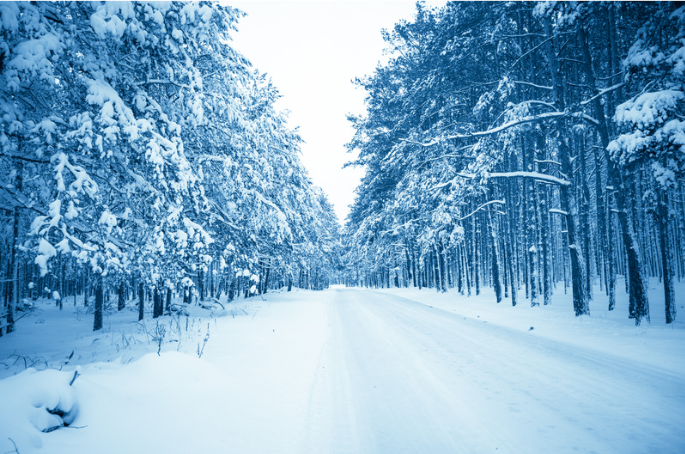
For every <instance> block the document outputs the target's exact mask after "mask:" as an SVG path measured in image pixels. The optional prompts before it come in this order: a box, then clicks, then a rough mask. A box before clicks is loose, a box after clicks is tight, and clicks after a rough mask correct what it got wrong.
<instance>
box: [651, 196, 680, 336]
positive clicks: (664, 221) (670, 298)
mask: <svg viewBox="0 0 685 454" xmlns="http://www.w3.org/2000/svg"><path fill="white" fill-rule="evenodd" d="M657 194H658V198H659V200H658V206H657V213H656V214H657V222H656V224H657V228H658V229H659V245H660V247H661V268H662V273H663V279H664V280H663V283H664V303H665V309H666V323H673V322H674V321H675V317H676V303H675V289H674V286H673V276H674V273H673V252H672V249H671V246H670V241H669V219H668V218H669V213H668V211H669V209H668V194H667V192H666V190H664V189H661V188H659V189H657Z"/></svg>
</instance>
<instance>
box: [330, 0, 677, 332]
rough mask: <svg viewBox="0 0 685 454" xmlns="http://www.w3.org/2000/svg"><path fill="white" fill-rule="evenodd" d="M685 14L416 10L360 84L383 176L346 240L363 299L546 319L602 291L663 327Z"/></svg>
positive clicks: (548, 6)
mask: <svg viewBox="0 0 685 454" xmlns="http://www.w3.org/2000/svg"><path fill="white" fill-rule="evenodd" d="M684 38H685V10H684V8H683V7H682V6H680V7H679V6H678V5H676V4H674V3H652V2H649V3H647V2H630V3H619V2H579V3H564V2H542V3H535V2H507V3H504V2H502V3H491V2H456V3H448V4H447V5H446V6H444V7H442V8H439V9H427V8H425V7H424V6H422V5H421V4H419V5H418V6H417V11H416V17H415V19H414V20H413V21H410V22H401V23H399V24H397V25H396V26H395V27H394V29H393V30H392V31H391V32H386V33H385V40H386V42H387V45H388V47H389V50H390V51H391V52H392V58H391V59H390V61H389V63H387V64H386V65H384V66H381V67H378V68H377V69H376V71H375V73H374V74H373V75H371V76H369V77H366V78H364V79H361V80H359V81H357V82H358V84H359V86H361V87H363V88H364V89H366V91H367V92H368V97H367V101H366V102H367V112H366V114H365V115H363V116H361V117H353V118H351V121H352V123H353V125H354V127H355V129H356V135H355V137H354V139H353V141H352V142H351V143H350V144H349V148H350V149H351V150H356V151H357V152H358V153H359V154H358V156H359V157H358V159H357V160H356V161H355V162H354V163H353V164H356V165H360V166H364V167H365V168H366V169H367V174H366V176H365V178H364V179H363V181H362V183H361V185H360V186H359V187H358V189H357V197H356V200H355V203H354V205H353V207H352V211H351V214H350V216H349V218H348V220H347V221H348V222H347V225H346V230H345V234H344V242H345V247H346V251H347V252H346V253H347V255H346V258H345V261H346V265H347V270H346V274H345V279H346V282H347V283H348V284H351V285H368V286H379V287H387V286H398V287H399V286H416V287H433V288H437V289H440V290H443V291H444V290H446V288H448V287H450V288H452V287H455V288H457V289H458V290H459V292H461V293H467V294H469V295H470V294H472V293H476V294H478V293H479V292H480V290H481V288H482V287H483V286H489V287H492V288H493V289H494V293H495V295H496V298H497V301H498V302H499V301H501V300H502V299H503V298H511V303H512V304H514V305H516V304H518V303H520V301H518V292H517V290H519V289H524V290H525V297H526V298H527V299H529V300H530V304H531V305H533V306H535V305H538V304H541V303H542V304H548V303H550V301H551V298H552V294H553V292H554V289H555V288H556V287H557V286H559V285H562V283H563V286H564V288H565V289H566V287H570V291H572V294H573V305H574V310H575V313H576V315H581V314H587V313H589V306H588V301H589V300H590V299H591V298H592V296H593V295H592V291H593V283H597V282H598V283H599V285H600V289H601V291H603V292H606V293H607V295H608V300H609V307H608V309H609V310H612V309H613V308H614V304H615V294H616V282H617V276H619V275H622V276H626V279H625V283H626V284H625V285H626V290H627V291H628V294H629V298H630V310H629V316H630V317H631V318H634V319H635V322H636V324H639V323H640V322H641V321H642V320H645V319H646V320H649V315H650V312H649V301H648V298H647V287H646V285H647V279H648V277H650V276H652V277H654V276H658V277H659V278H660V279H661V280H662V282H663V287H664V295H665V303H666V306H665V307H666V322H667V323H671V322H673V321H674V320H675V317H676V304H675V294H674V279H675V277H677V278H678V279H681V278H682V277H683V276H685V198H684V194H683V185H682V181H683V172H684V171H685V139H684V138H685V122H684V120H685V116H684V115H685V108H684V106H685V102H683V101H684V98H685V94H684V89H685V85H684V83H685V41H684Z"/></svg>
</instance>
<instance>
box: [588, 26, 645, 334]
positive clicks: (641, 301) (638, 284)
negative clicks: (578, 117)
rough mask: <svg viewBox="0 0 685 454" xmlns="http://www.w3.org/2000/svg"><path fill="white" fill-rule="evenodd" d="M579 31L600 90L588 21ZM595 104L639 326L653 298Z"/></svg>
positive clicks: (602, 117)
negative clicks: (646, 282)
mask: <svg viewBox="0 0 685 454" xmlns="http://www.w3.org/2000/svg"><path fill="white" fill-rule="evenodd" d="M577 30H578V35H579V41H580V43H581V47H582V50H583V60H584V65H583V67H584V70H585V76H586V79H587V83H588V85H589V86H590V89H591V90H592V92H593V93H598V90H597V85H596V82H595V74H594V71H593V67H592V57H591V56H590V49H589V45H588V42H587V36H586V33H585V28H584V24H582V23H581V22H580V21H578V28H577ZM592 107H593V111H594V114H595V119H596V120H597V121H598V123H599V125H598V127H597V129H598V131H599V136H600V138H601V140H602V147H603V149H604V157H605V161H606V163H607V174H608V177H609V182H610V184H611V186H612V187H613V188H614V189H615V190H616V192H615V193H614V196H615V200H616V205H617V207H618V220H619V223H620V225H621V230H622V233H623V235H622V238H623V245H624V247H625V250H626V255H627V261H628V277H627V279H628V281H629V284H628V286H629V291H628V294H629V299H630V304H629V306H630V307H631V308H632V309H631V311H630V312H631V313H630V315H631V316H632V317H634V318H635V324H636V325H639V324H640V322H641V321H642V319H643V318H646V319H647V321H649V299H648V298H647V289H646V287H645V282H644V277H643V272H642V264H641V262H640V255H639V253H640V251H639V245H638V244H637V241H635V234H634V232H633V228H632V223H631V222H630V218H629V214H628V209H629V206H628V203H627V201H626V197H625V193H626V189H627V188H626V187H625V185H624V181H623V178H621V174H620V173H619V169H618V166H617V164H616V163H615V162H614V161H613V160H612V159H611V158H610V156H609V152H608V150H607V148H608V147H609V142H610V140H609V129H608V127H607V121H606V117H605V115H604V107H603V106H602V100H601V99H600V97H598V96H597V97H595V99H594V100H593V101H592Z"/></svg>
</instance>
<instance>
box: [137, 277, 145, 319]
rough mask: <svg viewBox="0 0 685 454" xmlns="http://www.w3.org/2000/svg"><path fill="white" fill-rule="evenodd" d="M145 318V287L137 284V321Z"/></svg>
mask: <svg viewBox="0 0 685 454" xmlns="http://www.w3.org/2000/svg"><path fill="white" fill-rule="evenodd" d="M144 316H145V287H144V286H143V283H142V282H141V283H140V284H138V321H140V320H142V319H143V318H144Z"/></svg>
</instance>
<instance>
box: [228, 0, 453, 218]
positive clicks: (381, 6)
mask: <svg viewBox="0 0 685 454" xmlns="http://www.w3.org/2000/svg"><path fill="white" fill-rule="evenodd" d="M227 3H228V4H230V5H232V6H235V7H237V8H239V9H241V10H243V11H244V12H246V13H248V16H247V17H244V18H243V19H241V20H240V22H239V23H238V30H239V31H238V33H234V34H233V44H234V47H235V48H236V49H237V50H239V51H240V52H241V53H242V54H243V55H245V56H246V57H247V58H248V59H249V60H250V61H251V62H252V64H253V65H254V66H255V67H256V68H258V69H259V70H260V71H261V72H266V73H267V74H269V75H270V76H271V78H272V80H273V82H274V85H275V86H276V87H278V89H279V90H280V92H281V94H282V95H283V98H281V100H280V101H279V103H278V105H277V107H278V108H279V109H281V110H289V111H290V112H291V113H290V120H289V125H290V126H291V127H293V128H294V127H298V126H299V128H300V134H301V136H302V138H303V139H304V140H305V142H306V143H304V144H303V145H302V162H303V164H304V165H305V167H306V168H307V170H308V171H309V175H310V176H311V178H312V180H313V181H314V183H315V184H316V185H317V186H320V187H321V188H323V190H324V191H325V192H326V194H327V195H328V199H329V201H330V202H331V203H332V204H333V206H334V207H335V212H336V214H337V215H338V219H339V220H340V222H341V223H343V222H344V221H345V217H346V216H347V214H348V213H349V208H348V206H349V205H350V204H352V202H353V201H354V189H355V188H356V187H357V185H358V183H359V180H360V178H361V177H362V176H363V170H362V169H358V168H348V169H344V170H343V169H342V166H343V164H345V163H346V162H348V161H350V160H352V158H353V156H352V155H350V154H349V153H346V151H345V144H346V143H347V142H349V141H350V139H351V138H352V134H353V130H352V128H351V126H350V125H349V122H348V121H347V118H346V116H347V114H348V113H354V114H361V113H363V112H364V97H365V92H364V90H362V89H356V88H355V87H354V85H353V84H352V82H351V80H352V79H353V78H355V77H363V76H365V75H369V74H371V73H372V72H373V70H374V69H375V68H376V65H377V63H378V62H379V60H382V61H385V59H384V57H383V49H384V47H385V46H384V42H383V39H382V38H381V29H382V28H387V29H391V28H392V27H393V25H394V24H395V23H396V22H397V21H399V20H400V19H412V18H413V16H414V11H415V2H413V1H371V2H362V1H348V2H343V1H236V2H232V1H228V2H227ZM432 3H433V2H431V4H432ZM440 3H444V2H440Z"/></svg>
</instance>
